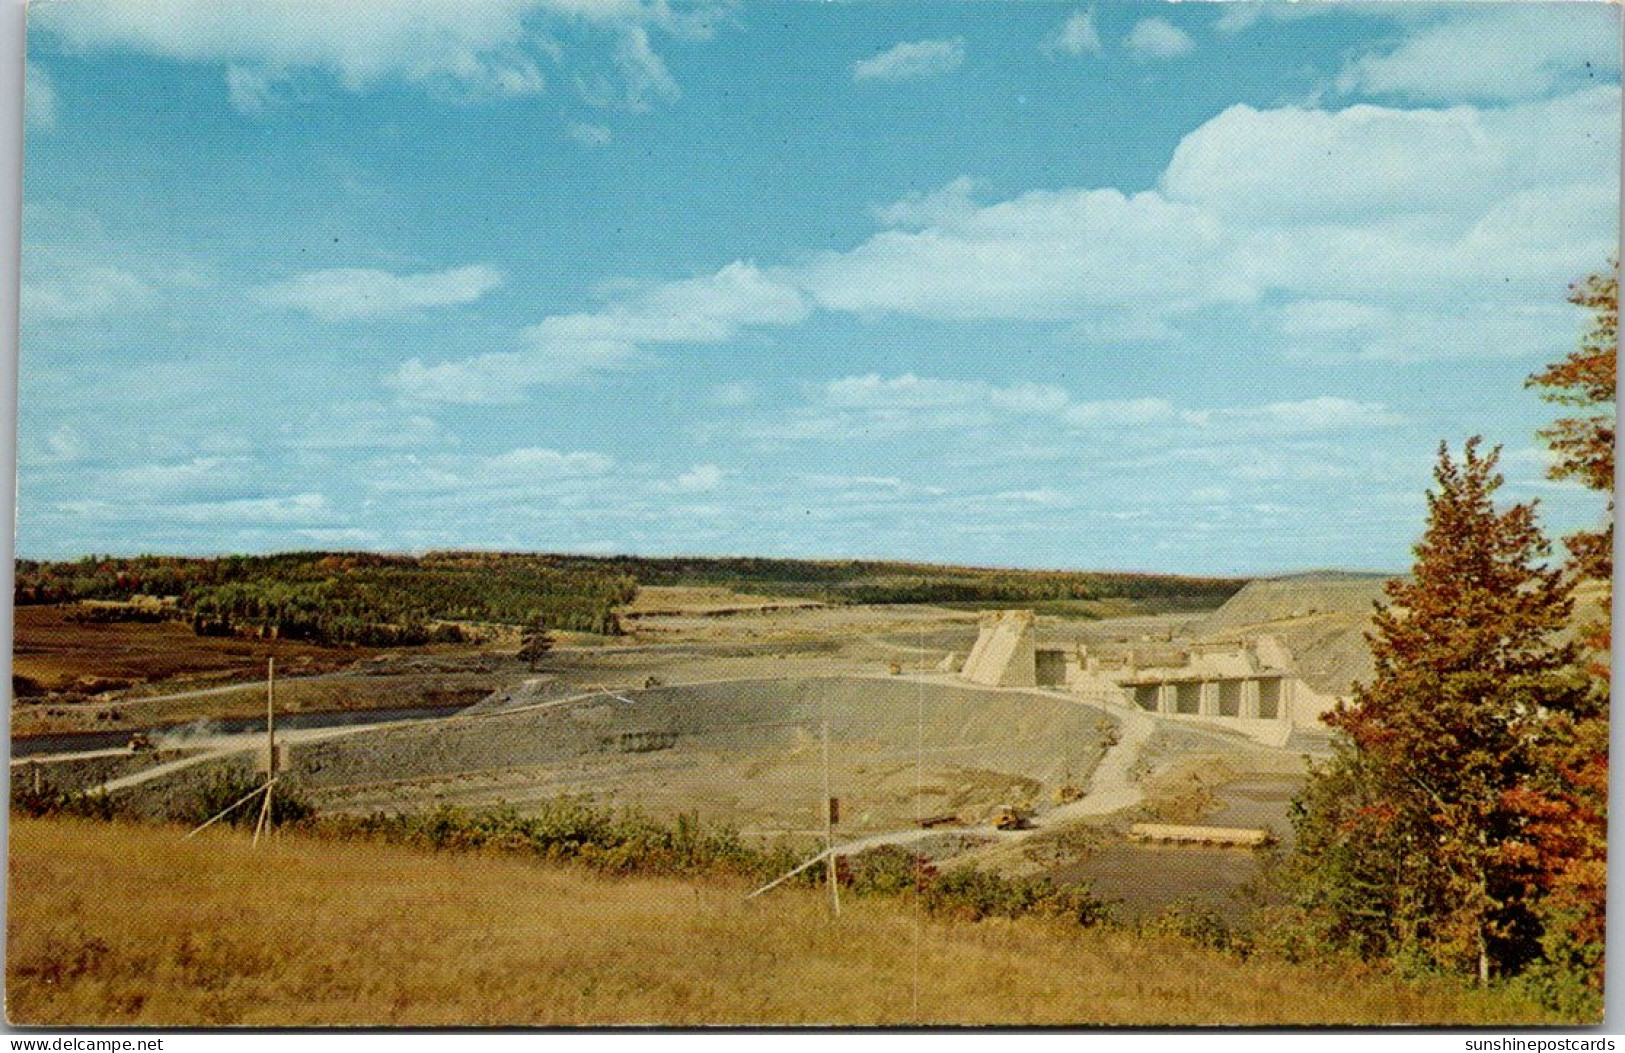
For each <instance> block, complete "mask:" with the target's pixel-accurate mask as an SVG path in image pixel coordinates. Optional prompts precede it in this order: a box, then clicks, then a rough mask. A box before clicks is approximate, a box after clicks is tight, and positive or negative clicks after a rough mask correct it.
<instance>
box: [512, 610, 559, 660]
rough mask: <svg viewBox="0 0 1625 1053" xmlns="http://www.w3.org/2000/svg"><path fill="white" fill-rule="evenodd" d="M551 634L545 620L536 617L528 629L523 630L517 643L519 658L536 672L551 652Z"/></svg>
mask: <svg viewBox="0 0 1625 1053" xmlns="http://www.w3.org/2000/svg"><path fill="white" fill-rule="evenodd" d="M553 642H554V641H553V634H552V633H549V632H548V631H547V620H546V619H545V618H542V617H540V616H538V617H537V618H536V619H535V620H534V621H532V623H531V625H530V628H528V629H526V630H525V634H524V636H523V637H522V638H521V640H520V643H519V657H520V658H521V659H523V660H524V661H525V663H526V664H527V665H528V666H529V667H530V671H531V672H533V673H534V672H536V671H537V670H539V669H540V668H541V667H542V662H543V660H545V659H546V658H547V655H548V653H549V652H550V651H552V650H553Z"/></svg>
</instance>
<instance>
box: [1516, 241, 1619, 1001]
mask: <svg viewBox="0 0 1625 1053" xmlns="http://www.w3.org/2000/svg"><path fill="white" fill-rule="evenodd" d="M1569 301H1570V302H1571V303H1574V304H1576V305H1578V306H1580V307H1584V308H1586V309H1587V310H1588V311H1590V312H1591V313H1592V324H1591V327H1590V329H1589V330H1588V331H1587V333H1586V334H1585V337H1584V338H1583V339H1582V340H1581V343H1580V347H1579V349H1578V350H1576V351H1574V352H1573V353H1571V354H1570V355H1568V356H1567V357H1566V358H1564V359H1563V360H1562V361H1561V362H1557V363H1555V364H1553V365H1552V366H1550V367H1548V368H1547V369H1545V370H1543V371H1541V372H1539V373H1537V374H1535V375H1534V376H1532V377H1530V378H1529V383H1530V384H1531V385H1532V386H1538V387H1542V388H1545V389H1547V391H1546V393H1545V397H1546V398H1547V399H1548V400H1549V401H1552V402H1556V403H1559V404H1561V405H1566V406H1572V407H1575V408H1576V409H1578V410H1580V411H1581V413H1582V414H1583V415H1576V416H1572V417H1565V418H1562V419H1560V420H1558V421H1557V422H1555V423H1554V424H1553V425H1552V427H1550V428H1548V429H1546V430H1545V431H1543V432H1542V433H1541V437H1542V438H1544V439H1545V440H1546V441H1547V442H1548V443H1549V444H1550V445H1551V447H1552V450H1553V452H1555V453H1556V454H1557V461H1556V463H1555V464H1554V465H1553V466H1552V468H1551V469H1550V473H1549V474H1550V475H1551V476H1552V477H1553V478H1556V479H1574V480H1578V481H1579V482H1581V483H1583V484H1585V485H1586V486H1587V487H1589V488H1591V489H1593V490H1596V491H1599V492H1601V493H1604V494H1606V495H1607V519H1606V522H1605V525H1604V526H1603V527H1602V528H1601V529H1598V530H1588V531H1580V532H1578V533H1575V534H1571V535H1570V536H1569V537H1567V538H1565V539H1564V540H1565V542H1566V544H1567V546H1568V549H1569V553H1570V560H1569V567H1570V571H1571V573H1572V574H1573V576H1574V577H1575V579H1576V580H1587V579H1589V580H1591V581H1598V582H1601V583H1603V584H1604V585H1605V586H1606V588H1605V589H1604V591H1603V595H1602V602H1601V604H1600V605H1599V607H1600V610H1599V611H1598V612H1597V613H1596V614H1594V615H1592V616H1591V620H1589V621H1588V622H1586V623H1585V624H1584V625H1583V626H1582V629H1581V635H1580V639H1581V641H1582V643H1583V644H1584V645H1585V646H1586V647H1587V649H1588V650H1589V659H1590V660H1589V661H1588V663H1587V669H1588V671H1589V672H1590V674H1591V677H1592V687H1593V690H1592V693H1591V697H1590V704H1589V706H1587V707H1585V708H1583V709H1581V710H1578V711H1576V712H1558V713H1552V714H1550V715H1549V719H1548V721H1547V722H1546V725H1545V727H1544V728H1543V729H1542V732H1543V734H1542V736H1541V740H1540V742H1539V744H1538V746H1537V748H1536V751H1535V767H1534V770H1533V772H1532V773H1531V776H1530V778H1529V779H1528V780H1526V781H1525V783H1523V784H1522V785H1520V786H1518V787H1515V788H1514V789H1513V790H1511V791H1509V793H1508V795H1507V804H1508V806H1509V807H1511V808H1513V809H1515V810H1516V811H1518V812H1519V813H1521V814H1522V815H1523V817H1524V823H1525V829H1524V837H1523V838H1522V839H1521V841H1520V842H1519V843H1518V844H1515V845H1513V846H1509V851H1510V852H1512V853H1513V854H1514V855H1515V857H1516V859H1517V860H1518V861H1519V862H1520V863H1521V864H1522V865H1523V866H1524V867H1525V868H1526V871H1527V874H1528V876H1529V880H1530V882H1531V884H1532V885H1533V887H1534V889H1535V892H1536V894H1537V896H1538V906H1537V913H1538V915H1539V918H1540V921H1541V924H1542V934H1541V943H1542V948H1543V952H1544V956H1543V960H1542V962H1541V963H1540V964H1539V966H1538V968H1537V970H1536V973H1537V975H1538V976H1539V977H1540V979H1542V980H1543V982H1545V983H1546V984H1547V986H1548V987H1549V988H1550V991H1551V992H1552V993H1553V994H1555V995H1556V996H1558V998H1557V1000H1560V1001H1568V1002H1573V1001H1574V998H1573V995H1574V993H1575V992H1574V991H1573V988H1574V987H1575V985H1576V984H1578V985H1579V987H1580V991H1579V992H1578V993H1579V994H1580V995H1583V996H1585V997H1587V998H1589V999H1590V1000H1591V1001H1593V1002H1594V1001H1595V1000H1596V999H1599V998H1600V997H1601V995H1602V988H1603V969H1604V965H1605V959H1604V955H1603V945H1604V937H1605V933H1606V914H1607V898H1608V702H1609V689H1610V683H1611V679H1610V676H1609V660H1610V654H1609V651H1610V640H1611V632H1610V626H1609V607H1610V605H1611V598H1612V583H1613V570H1614V564H1613V547H1614V527H1613V511H1614V429H1615V423H1614V391H1615V379H1616V375H1617V365H1616V363H1617V357H1618V354H1617V353H1618V350H1619V275H1618V269H1617V265H1616V267H1615V269H1614V270H1612V271H1610V272H1608V273H1604V274H1594V275H1592V276H1590V277H1589V278H1587V279H1586V280H1584V281H1582V282H1579V283H1576V284H1575V285H1574V286H1573V287H1572V288H1571V290H1570V296H1569Z"/></svg>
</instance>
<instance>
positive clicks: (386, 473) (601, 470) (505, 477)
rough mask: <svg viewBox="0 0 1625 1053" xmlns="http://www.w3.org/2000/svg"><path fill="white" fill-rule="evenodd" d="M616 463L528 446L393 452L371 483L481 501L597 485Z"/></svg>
mask: <svg viewBox="0 0 1625 1053" xmlns="http://www.w3.org/2000/svg"><path fill="white" fill-rule="evenodd" d="M614 466H615V460H614V459H613V458H611V457H609V456H607V455H605V454H601V453H597V452H595V451H591V450H572V451H568V452H566V451H563V450H555V449H550V448H548V447H543V446H524V447H520V448H518V449H513V450H507V451H504V452H502V453H498V454H461V453H437V454H432V455H428V456H423V455H419V454H415V453H401V454H388V455H385V456H383V457H380V458H377V459H375V460H373V461H370V462H368V463H367V465H366V466H365V467H366V470H367V476H368V484H369V485H370V487H371V488H372V489H374V490H376V491H377V492H379V493H390V494H397V493H415V494H427V495H446V496H447V497H448V498H451V499H454V500H458V501H469V502H473V503H479V502H480V501H481V500H485V501H489V499H491V498H493V497H495V496H498V495H507V496H511V497H523V496H536V495H543V494H560V493H564V492H568V491H569V490H570V489H571V488H572V487H578V486H582V485H596V483H595V482H594V481H595V480H602V479H603V478H604V477H605V476H606V473H608V472H609V471H610V469H611V468H613V467H614ZM486 507H489V505H488V504H487V505H486Z"/></svg>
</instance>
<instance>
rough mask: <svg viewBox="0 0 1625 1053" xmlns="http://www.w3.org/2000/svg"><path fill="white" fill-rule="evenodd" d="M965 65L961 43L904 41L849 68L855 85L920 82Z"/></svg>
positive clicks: (956, 41) (959, 41)
mask: <svg viewBox="0 0 1625 1053" xmlns="http://www.w3.org/2000/svg"><path fill="white" fill-rule="evenodd" d="M964 61H965V42H964V41H963V40H959V39H954V40H915V41H905V42H904V43H901V44H898V45H897V46H896V47H893V48H891V49H889V50H887V51H882V52H881V53H880V54H878V55H875V56H873V57H872V58H866V59H863V60H861V61H859V62H855V63H853V64H852V79H853V80H856V81H866V80H879V81H897V80H921V79H924V78H927V77H939V76H942V75H943V74H945V73H952V72H953V71H954V70H956V69H958V68H959V67H960V66H961V65H962V64H963V63H964Z"/></svg>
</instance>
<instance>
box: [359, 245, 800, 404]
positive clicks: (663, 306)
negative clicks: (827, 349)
mask: <svg viewBox="0 0 1625 1053" xmlns="http://www.w3.org/2000/svg"><path fill="white" fill-rule="evenodd" d="M807 311H808V308H807V304H806V301H805V298H804V297H803V296H802V294H801V293H800V292H799V291H797V290H796V289H795V288H794V287H792V286H790V285H787V284H785V283H783V282H782V281H779V280H778V279H776V278H774V277H772V276H770V275H768V274H766V273H764V272H763V271H761V270H760V269H758V268H757V266H756V265H755V264H754V263H747V262H744V261H737V262H734V263H730V264H729V265H728V266H726V267H723V268H722V269H721V270H719V271H717V272H716V273H715V274H711V275H707V276H705V277H701V278H692V279H687V280H684V281H676V282H668V283H666V284H663V285H658V286H655V287H654V288H652V289H650V290H648V291H647V292H645V293H643V294H642V295H641V296H637V297H633V298H631V299H629V300H627V301H625V302H622V303H618V304H614V305H612V306H610V307H608V308H606V309H604V310H602V311H590V312H582V313H577V314H562V315H554V316H552V317H550V318H546V319H543V320H542V321H541V322H538V323H537V324H535V325H533V326H530V327H528V328H527V329H525V330H524V332H523V334H522V343H523V345H524V350H521V351H499V352H492V353H489V354H484V355H478V356H475V357H473V358H468V359H462V360H459V361H454V362H445V363H441V364H438V365H432V366H431V365H425V364H424V363H423V362H422V361H421V360H419V359H412V360H410V361H408V362H406V363H405V364H404V365H402V366H401V367H400V369H398V370H397V371H396V372H395V373H394V374H393V376H391V378H390V381H389V382H390V383H391V385H392V386H394V387H395V389H396V390H397V391H399V392H400V393H401V394H402V395H404V396H406V397H408V398H412V399H416V400H420V401H426V402H462V403H479V402H515V401H518V400H519V399H521V398H522V397H523V396H524V393H525V389H526V388H528V387H531V386H534V385H537V384H547V383H556V382H559V381H566V380H575V379H579V378H581V377H584V376H588V375H590V374H592V373H596V372H601V371H603V370H606V369H616V368H624V367H626V366H628V365H631V364H633V363H634V362H635V361H636V360H638V359H639V358H640V357H641V355H642V354H643V352H644V350H645V349H647V348H651V347H658V346H662V345H680V344H716V343H722V342H723V341H726V340H730V339H732V338H733V337H734V335H735V334H736V333H737V332H738V331H739V329H740V328H741V327H743V326H753V325H793V324H795V323H798V322H800V321H802V320H803V319H805V318H806V316H807Z"/></svg>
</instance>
